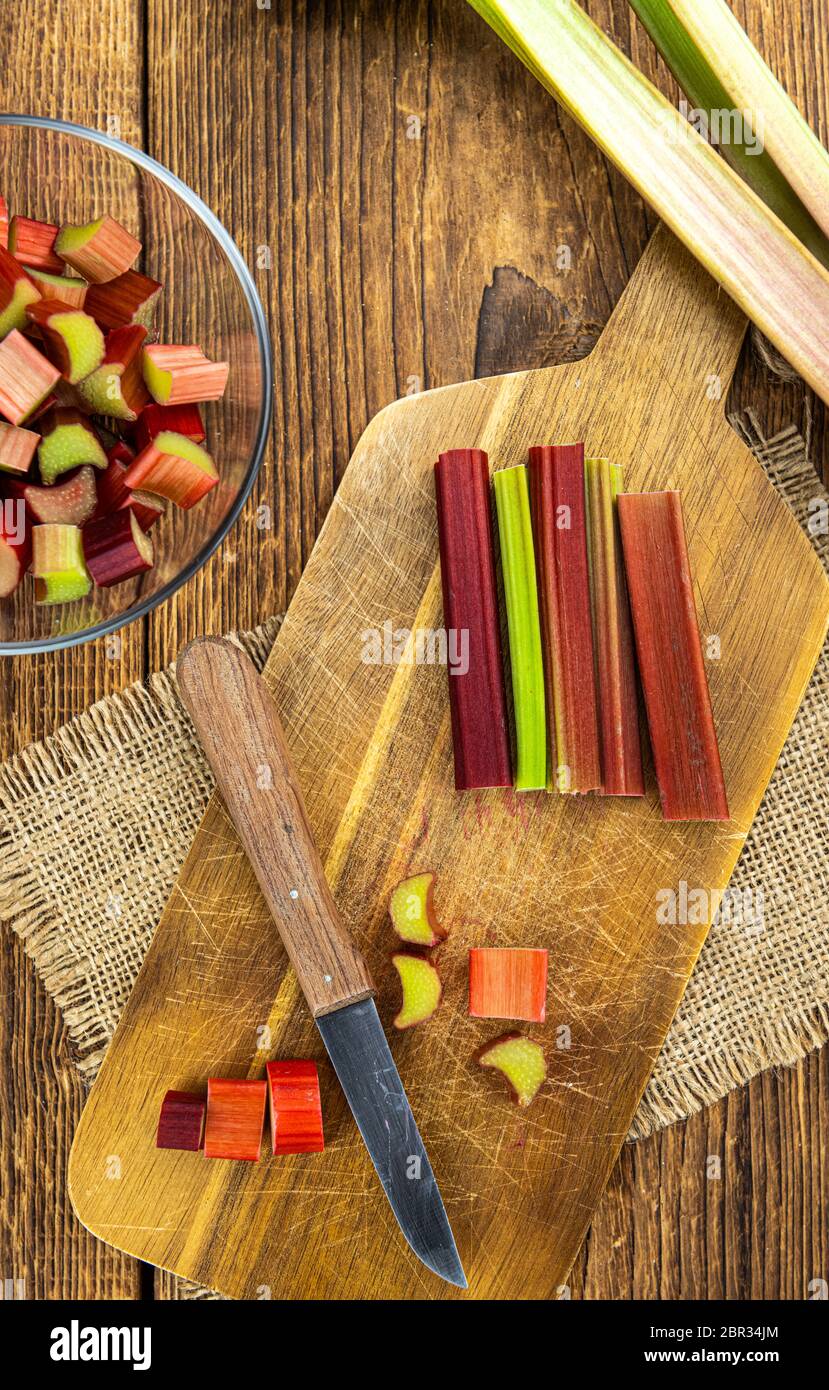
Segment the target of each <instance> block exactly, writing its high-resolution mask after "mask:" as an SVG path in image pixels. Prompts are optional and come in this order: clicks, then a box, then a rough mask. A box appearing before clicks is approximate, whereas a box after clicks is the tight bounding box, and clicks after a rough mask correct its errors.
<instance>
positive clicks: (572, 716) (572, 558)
mask: <svg viewBox="0 0 829 1390" xmlns="http://www.w3.org/2000/svg"><path fill="white" fill-rule="evenodd" d="M530 488H531V492H532V515H533V528H534V531H535V544H536V552H537V554H538V592H539V601H540V608H541V626H542V633H543V647H544V662H545V668H546V675H547V702H548V710H549V718H550V724H551V729H552V728H553V727H554V728H555V757H554V773H555V776H554V782H555V786H556V787H557V789H558V790H559V791H560V792H589V791H595V790H597V789H598V788H599V787H601V785H602V772H601V761H600V757H599V728H598V720H597V713H596V688H595V673H594V668H593V625H592V618H591V613H590V581H589V575H588V564H587V532H586V526H585V505H584V446H583V445H582V444H564V445H558V446H553V447H552V448H533V449H530ZM552 741H553V740H552V735H551V739H550V742H551V745H552ZM552 761H553V759H552V758H551V762H552Z"/></svg>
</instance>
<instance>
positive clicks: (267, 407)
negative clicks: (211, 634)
mask: <svg viewBox="0 0 829 1390" xmlns="http://www.w3.org/2000/svg"><path fill="white" fill-rule="evenodd" d="M0 126H23V127H28V128H33V129H38V130H54V131H58V132H59V133H60V134H63V135H70V136H73V137H76V138H77V139H81V140H88V141H90V142H91V143H92V144H94V145H102V146H103V147H104V149H107V150H111V151H112V152H113V153H115V154H119V155H121V156H123V157H124V158H126V159H128V160H129V161H130V163H131V164H135V165H137V166H138V167H139V168H141V169H144V170H146V171H147V173H150V174H152V175H153V176H154V177H155V178H157V179H158V180H159V182H160V183H163V184H166V186H167V187H168V188H169V189H170V190H171V191H172V192H173V193H175V194H176V195H177V196H178V197H179V198H181V200H182V201H183V202H185V203H186V204H187V205H188V207H190V208H191V209H192V211H193V212H194V213H196V215H197V216H198V217H199V218H200V220H201V221H202V222H203V223H204V225H205V226H206V227H207V229H208V231H210V232H211V233H212V235H213V236H214V237H215V239H216V241H217V242H218V243H219V245H220V247H221V249H222V250H223V252H224V254H225V256H226V257H227V259H228V261H229V262H230V264H231V266H232V267H233V269H234V271H235V272H236V278H237V280H238V281H239V284H240V285H241V287H242V293H243V294H244V297H245V300H246V302H247V305H248V309H249V311H250V315H251V318H252V320H253V326H254V329H255V332H256V344H257V348H258V351H259V364H260V368H261V371H262V399H261V401H260V407H259V423H258V426H257V430H256V437H255V440H254V444H253V449H252V451H251V458H250V463H249V466H248V471H247V475H246V476H245V479H244V481H243V483H242V486H241V487H240V489H239V492H238V494H237V496H236V500H235V501H234V503H233V505H232V507H231V508H230V510H229V511H228V513H227V515H226V517H225V518H224V519H223V521H222V522H221V525H220V526H218V527H217V529H216V531H215V532H214V533H213V535H212V536H211V537H210V539H209V540H208V541H207V542H206V544H205V545H203V546H202V548H201V550H200V551H198V553H197V554H196V555H195V556H194V557H193V559H192V560H191V562H190V564H189V565H187V566H186V567H185V568H184V569H183V570H182V571H181V573H180V574H177V575H176V577H175V578H174V579H171V580H170V581H169V583H167V584H165V585H164V586H163V587H162V588H161V589H159V590H158V591H157V592H156V593H154V594H152V595H150V596H149V597H147V598H145V599H143V600H141V602H139V603H137V604H136V606H135V607H134V608H132V609H130V610H129V611H128V612H126V613H121V614H116V615H114V616H113V617H111V618H107V619H106V620H105V621H104V622H100V623H96V624H95V626H94V627H89V628H85V629H84V630H83V632H77V633H66V634H61V635H59V636H56V637H45V638H35V639H32V640H28V641H25V642H6V641H2V640H0V656H27V655H29V654H30V653H34V652H54V651H62V650H64V649H65V648H68V647H78V646H81V645H82V644H83V643H84V642H91V641H94V640H95V639H96V638H98V637H106V636H110V635H111V634H112V633H113V632H117V631H118V630H119V628H122V627H126V626H127V625H128V624H129V623H132V622H135V621H136V620H137V619H138V618H144V617H146V616H147V614H148V613H151V612H152V611H153V610H154V609H155V608H158V607H160V606H161V604H162V603H165V602H166V601H167V599H169V598H172V596H173V594H175V593H177V592H178V590H179V589H180V588H182V587H183V585H184V584H186V583H187V582H188V580H190V579H192V578H193V575H194V574H197V573H198V571H199V570H200V569H201V568H202V566H203V565H204V564H205V563H206V562H207V561H208V560H209V559H210V556H211V555H212V554H213V553H214V551H216V550H218V548H219V546H220V545H221V543H222V541H223V540H224V539H225V537H226V536H227V534H228V532H229V531H230V530H231V528H232V527H233V526H234V525H235V523H236V521H237V520H238V519H239V515H240V513H241V511H242V508H243V507H244V505H245V503H246V502H247V500H248V498H249V497H250V494H251V492H252V490H253V485H254V483H255V481H256V479H257V476H258V474H259V470H260V468H261V466H262V459H263V457H264V453H265V448H266V446H267V442H268V434H269V432H270V426H271V417H272V413H273V354H272V349H271V340H270V332H269V329H268V322H267V319H266V317H265V310H264V308H263V306H262V301H261V299H260V297H259V291H258V290H257V288H256V285H255V283H254V280H253V276H252V275H251V273H250V270H249V268H248V265H247V262H246V261H245V259H244V257H243V256H242V253H241V251H240V250H239V248H238V246H237V245H236V242H235V241H234V240H233V237H232V236H231V235H230V233H229V232H228V230H227V228H226V227H225V226H224V224H223V223H222V222H220V221H219V219H218V217H217V216H216V214H215V213H214V212H212V211H211V209H210V208H209V207H208V206H207V204H206V203H205V202H203V201H202V199H201V198H200V197H199V195H198V194H197V193H194V191H193V189H192V188H191V187H190V186H189V184H186V183H185V182H184V181H183V179H180V178H179V177H178V175H177V174H174V173H173V172H172V171H171V170H170V169H168V168H167V167H166V166H165V165H164V164H160V163H159V162H158V160H157V159H153V157H152V155H148V154H145V153H144V151H143V150H139V149H136V147H135V146H134V145H128V144H127V143H126V142H125V141H123V140H117V139H115V137H114V136H112V135H108V134H106V132H104V131H101V130H93V129H92V128H91V127H89V126H83V125H75V124H73V123H72V122H71V121H62V120H57V119H55V118H54V117H52V116H27V115H23V114H21V113H19V112H0Z"/></svg>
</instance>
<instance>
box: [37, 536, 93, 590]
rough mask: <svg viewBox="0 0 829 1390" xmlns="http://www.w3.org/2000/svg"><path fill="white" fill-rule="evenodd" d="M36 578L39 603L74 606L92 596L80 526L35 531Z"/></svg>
mask: <svg viewBox="0 0 829 1390" xmlns="http://www.w3.org/2000/svg"><path fill="white" fill-rule="evenodd" d="M32 575H33V576H34V581H35V602H36V603H43V604H47V603H70V602H71V601H72V600H73V599H76V598H83V597H84V595H85V594H88V593H89V590H90V589H91V588H92V580H91V579H90V577H89V574H88V572H87V568H86V565H85V564H84V558H83V545H82V543H81V532H80V528H79V527H78V526H59V525H49V526H33V527H32Z"/></svg>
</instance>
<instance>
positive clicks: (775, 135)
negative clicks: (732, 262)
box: [630, 0, 829, 266]
mask: <svg viewBox="0 0 829 1390" xmlns="http://www.w3.org/2000/svg"><path fill="white" fill-rule="evenodd" d="M630 3H631V7H632V9H634V10H635V11H636V13H637V15H638V16H639V18H640V19H641V21H642V23H643V24H644V26H645V28H646V29H647V31H648V33H649V34H650V36H651V38H652V39H653V41H654V43H655V44H656V47H657V48H658V49H659V52H660V53H661V54H662V57H663V58H664V59H665V62H666V63H667V65H668V67H669V68H670V70H671V72H672V73H673V75H674V77H675V78H676V80H677V82H678V83H679V85H680V87H681V88H682V90H683V92H684V93H685V95H686V96H687V98H688V100H689V101H690V103H691V106H692V107H693V108H694V109H695V110H696V111H701V112H702V113H703V114H704V116H705V120H706V123H707V129H708V132H709V133H710V136H711V138H712V139H713V140H714V143H715V144H716V145H717V147H718V149H719V151H720V153H721V154H722V155H723V156H724V158H725V159H727V160H728V162H729V164H730V165H731V167H732V168H733V169H735V170H736V172H737V173H738V174H739V175H740V177H741V178H743V179H745V181H746V183H747V184H749V185H750V186H751V187H752V188H753V189H754V191H755V193H757V194H758V195H759V196H760V197H761V198H762V199H763V202H764V203H766V204H767V205H768V207H770V208H771V210H772V212H774V213H776V214H777V216H778V217H779V218H780V220H781V221H782V222H785V224H786V226H787V227H788V228H789V229H790V230H791V231H792V232H794V234H795V236H796V237H797V238H798V240H799V241H802V242H803V245H804V246H807V247H808V248H809V250H810V251H811V253H812V255H813V256H816V257H817V259H818V260H819V261H822V262H823V264H824V265H825V266H829V238H827V235H826V232H825V231H824V230H823V229H822V228H821V227H820V226H819V225H818V223H817V222H816V221H815V219H814V217H813V216H812V213H811V212H810V211H809V209H808V208H807V207H804V205H803V203H802V202H801V200H800V198H799V197H798V196H797V194H796V193H795V192H794V190H793V188H792V187H791V184H790V183H789V182H788V181H787V176H788V178H789V179H791V180H792V181H794V180H795V179H796V178H797V172H798V170H799V168H800V159H801V158H802V157H804V156H805V158H806V162H807V164H809V163H810V162H811V156H812V147H813V144H817V146H818V151H819V153H818V154H817V161H818V163H819V164H820V165H821V166H822V173H818V174H817V180H818V186H821V185H822V186H823V189H824V192H825V191H826V190H827V189H829V156H827V154H826V151H825V150H824V148H823V146H822V145H821V144H820V142H819V141H816V140H815V136H814V135H813V133H812V131H811V130H810V129H809V127H808V125H807V124H806V122H805V121H804V120H803V117H802V116H801V114H800V112H799V111H798V109H797V107H796V106H795V105H794V103H793V102H792V101H791V100H790V99H789V97H788V96H787V95H786V93H785V92H784V91H783V89H782V87H781V86H780V84H779V82H778V81H777V79H776V78H775V77H774V76H773V74H772V73H771V72H770V70H769V68H768V67H767V66H766V64H765V63H764V61H763V59H762V58H761V57H760V55H759V53H758V52H757V50H756V49H755V48H754V45H753V44H752V42H751V40H750V39H749V37H748V35H747V34H745V33H744V31H743V30H742V29H741V27H740V25H739V24H738V23H737V21H736V19H735V18H734V16H733V15H732V13H731V11H730V10H729V9H728V6H727V5H726V4H725V3H724V2H723V0H693V4H692V5H689V4H686V3H683V0H630ZM722 11H726V14H727V18H726V22H727V24H728V27H729V28H731V30H732V34H731V42H730V43H728V46H727V47H726V48H725V49H722V48H720V47H718V46H717V44H716V43H714V42H712V41H711V40H712V36H713V34H714V33H715V32H717V31H716V24H717V23H719V21H720V19H721V18H722ZM689 12H690V13H689ZM691 14H692V16H693V18H692V19H691V18H690V17H691ZM688 19H690V22H693V23H695V25H696V27H695V34H699V35H700V39H699V41H698V40H697V39H696V38H695V37H692V36H691V33H689V30H688V28H687V27H686V20H688ZM697 21H699V22H698V24H697V23H696V22H697ZM712 21H714V22H712ZM743 62H745V63H747V64H748V65H749V66H750V73H751V76H750V79H749V80H745V79H743V80H740V81H739V86H738V78H737V74H738V72H740V70H741V68H742V64H743ZM726 84H728V85H726ZM738 90H739V91H740V92H741V93H742V96H741V98H740V99H738V98H737V97H736V95H735V93H736V92H737V91H738ZM781 98H782V102H783V103H784V106H785V119H784V120H783V121H782V125H783V133H785V135H786V139H785V141H781V140H780V139H779V136H780V134H781V131H780V129H779V126H777V125H776V126H775V127H774V129H772V128H771V122H772V120H773V119H774V120H775V121H777V122H780V121H781V115H780V111H779V108H778V103H779V101H780V100H781ZM746 99H748V104H747V105H746V104H745V103H746ZM772 111H774V116H773V115H772ZM715 113H716V114H715ZM701 134H705V131H702V132H701ZM770 146H773V147H774V148H775V150H776V152H777V157H778V158H779V159H785V160H786V164H785V166H784V168H785V172H783V169H781V167H780V165H778V164H776V163H775V161H774V159H773V158H772V156H771V154H770V153H769V148H770ZM823 213H824V215H825V209H823ZM824 225H826V224H825V223H824Z"/></svg>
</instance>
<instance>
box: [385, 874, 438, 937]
mask: <svg viewBox="0 0 829 1390" xmlns="http://www.w3.org/2000/svg"><path fill="white" fill-rule="evenodd" d="M434 883H435V876H434V874H413V875H412V876H411V878H404V879H403V882H402V883H398V885H397V887H396V888H395V890H394V892H393V893H392V895H391V903H390V904H389V912H390V913H391V920H392V926H393V927H394V930H395V931H396V932H397V935H398V936H399V937H400V939H401V941H407V942H408V943H409V944H410V945H411V946H436V945H437V944H438V942H439V941H443V940H444V938H445V937H446V935H447V933H446V932H445V931H444V929H443V927H442V926H441V925H440V922H439V921H438V919H437V917H436V915H435V908H434V903H433V901H432V890H433V888H434Z"/></svg>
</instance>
